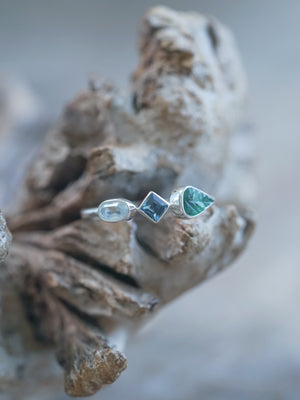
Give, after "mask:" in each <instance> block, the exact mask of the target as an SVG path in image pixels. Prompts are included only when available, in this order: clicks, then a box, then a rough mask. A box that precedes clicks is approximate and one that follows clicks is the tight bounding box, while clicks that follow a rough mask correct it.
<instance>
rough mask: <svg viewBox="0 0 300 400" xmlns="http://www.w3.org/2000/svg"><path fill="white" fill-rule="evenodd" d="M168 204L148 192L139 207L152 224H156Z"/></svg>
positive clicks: (156, 195)
mask: <svg viewBox="0 0 300 400" xmlns="http://www.w3.org/2000/svg"><path fill="white" fill-rule="evenodd" d="M168 208H169V203H168V202H167V201H166V200H164V199H163V198H162V197H160V196H159V195H158V194H156V193H154V192H150V193H149V194H148V195H147V197H146V198H145V200H144V201H143V202H142V204H141V205H140V207H139V210H140V211H142V212H143V213H144V214H146V215H147V216H148V217H149V218H151V219H152V221H154V222H158V221H159V220H160V219H161V217H162V216H163V215H164V214H165V213H166V212H167V209H168Z"/></svg>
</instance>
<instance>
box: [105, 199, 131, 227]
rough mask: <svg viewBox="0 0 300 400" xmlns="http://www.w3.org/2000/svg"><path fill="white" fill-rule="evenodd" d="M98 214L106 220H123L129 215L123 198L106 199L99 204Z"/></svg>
mask: <svg viewBox="0 0 300 400" xmlns="http://www.w3.org/2000/svg"><path fill="white" fill-rule="evenodd" d="M98 215H99V217H100V218H101V219H102V220H103V221H106V222H119V221H124V220H126V219H127V218H128V216H129V207H128V204H127V203H126V201H124V200H119V199H118V200H115V199H112V200H106V201H103V202H102V203H101V204H100V206H99V208H98Z"/></svg>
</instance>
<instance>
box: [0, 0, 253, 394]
mask: <svg viewBox="0 0 300 400" xmlns="http://www.w3.org/2000/svg"><path fill="white" fill-rule="evenodd" d="M139 55H140V57H139V63H138V66H137V68H136V70H135V71H134V73H133V76H132V84H131V92H130V93H128V94H127V95H121V94H120V93H119V92H118V90H117V89H116V88H114V87H112V86H111V85H107V84H104V85H98V84H97V83H96V82H91V83H90V87H89V89H88V90H87V91H84V92H82V93H80V94H79V95H78V96H77V97H76V98H75V99H74V100H73V101H72V102H71V103H70V104H68V105H67V106H66V108H65V110H64V112H63V115H62V117H61V119H60V121H59V122H58V123H57V124H56V126H55V127H54V128H53V129H52V130H51V131H50V132H48V134H47V137H46V140H45V142H44V144H43V146H42V148H41V150H40V152H39V154H38V156H37V157H36V158H35V159H34V160H33V162H32V164H31V167H30V168H29V170H28V173H27V178H26V182H25V184H24V186H23V188H22V192H21V194H20V199H21V201H19V206H18V212H17V213H16V214H14V215H13V216H11V217H10V218H9V227H10V229H11V231H12V232H13V234H14V244H13V246H12V249H11V254H10V257H8V259H7V261H6V263H5V266H6V268H5V271H6V274H7V277H8V278H9V282H10V284H11V286H12V287H13V288H14V290H15V293H17V295H18V296H20V297H21V298H22V302H23V305H24V306H25V311H26V315H27V318H28V319H29V320H30V321H31V324H32V327H33V332H34V334H35V336H36V338H37V339H38V340H39V341H40V342H42V343H44V346H45V345H49V344H51V345H53V346H55V348H56V354H57V359H58V361H59V363H60V364H61V365H62V367H63V369H64V373H65V391H66V393H68V394H69V395H71V396H87V395H91V394H94V393H95V392H97V391H98V390H99V389H100V388H101V387H102V386H103V385H104V384H108V383H112V382H113V381H115V380H116V379H117V378H118V376H119V375H120V374H121V372H122V371H123V370H124V369H125V368H126V366H127V360H126V357H125V355H124V354H123V352H122V350H123V349H122V343H123V341H124V340H123V339H124V337H126V336H127V335H128V334H130V333H131V332H132V331H133V330H134V329H136V328H137V327H138V326H140V325H141V324H142V323H143V322H145V321H146V320H147V318H148V317H149V316H151V315H153V313H154V312H155V311H156V310H158V309H159V308H160V307H162V306H163V305H164V304H166V303H168V302H170V301H171V300H173V299H174V298H176V297H177V296H179V295H180V294H181V293H183V292H185V291H186V290H188V289H190V288H191V287H193V286H195V285H197V284H199V283H200V282H202V281H204V280H206V279H208V278H209V277H211V276H212V275H214V274H215V273H217V272H218V271H220V270H222V269H223V268H225V267H227V266H229V265H230V264H231V263H232V261H233V260H234V259H235V258H236V257H237V256H238V255H239V254H240V253H241V251H242V250H243V249H244V248H245V246H246V244H247V242H248V239H249V237H250V235H251V233H252V230H253V227H254V220H253V215H252V212H251V211H250V205H251V204H252V200H253V192H254V190H253V178H252V171H251V163H252V154H251V151H250V150H249V140H250V139H251V132H250V131H249V129H247V127H246V126H245V125H244V124H243V107H244V102H245V98H246V92H247V89H246V79H245V75H244V71H243V68H242V66H241V63H240V59H239V56H238V53H237V50H236V47H235V43H234V40H233V38H232V35H231V33H230V32H229V31H228V29H227V28H225V27H224V26H223V25H222V24H220V23H219V22H218V21H216V20H215V19H211V18H206V17H204V16H201V15H198V14H194V13H179V12H175V11H172V10H170V9H167V8H164V7H157V8H154V9H152V10H150V11H148V12H147V13H146V14H145V16H144V18H143V20H142V22H141V29H140V38H139ZM188 184H189V185H195V186H197V187H200V188H203V190H205V191H207V192H209V193H211V194H213V195H214V196H215V197H216V199H217V202H216V205H215V206H213V207H212V208H211V209H209V210H207V212H205V213H204V214H203V216H201V217H199V218H197V219H194V220H180V219H175V218H166V219H165V220H164V221H162V222H160V223H159V224H158V225H154V224H151V222H148V221H147V220H146V219H143V218H138V217H137V218H136V219H135V220H134V221H130V222H122V223H116V224H108V223H105V222H101V221H93V220H82V219H80V210H81V209H82V208H86V207H90V206H91V207H94V206H96V205H98V204H99V202H101V201H102V200H105V199H107V198H110V197H124V198H128V199H130V200H132V201H135V200H141V199H142V198H143V196H145V195H146V194H147V192H148V191H149V190H155V191H157V192H158V193H160V194H161V195H168V194H169V193H170V191H171V190H172V189H173V188H174V187H176V186H181V185H184V186H185V185H188ZM4 319H5V318H4ZM4 325H5V321H4Z"/></svg>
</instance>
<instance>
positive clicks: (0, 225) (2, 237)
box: [0, 210, 11, 263]
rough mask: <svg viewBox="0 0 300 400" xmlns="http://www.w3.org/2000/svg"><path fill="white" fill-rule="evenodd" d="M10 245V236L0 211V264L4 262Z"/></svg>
mask: <svg viewBox="0 0 300 400" xmlns="http://www.w3.org/2000/svg"><path fill="white" fill-rule="evenodd" d="M10 243H11V234H10V232H9V230H8V227H7V224H6V221H5V219H4V216H3V214H2V212H1V210H0V263H1V262H3V261H4V260H5V258H6V257H7V254H8V249H9V247H10Z"/></svg>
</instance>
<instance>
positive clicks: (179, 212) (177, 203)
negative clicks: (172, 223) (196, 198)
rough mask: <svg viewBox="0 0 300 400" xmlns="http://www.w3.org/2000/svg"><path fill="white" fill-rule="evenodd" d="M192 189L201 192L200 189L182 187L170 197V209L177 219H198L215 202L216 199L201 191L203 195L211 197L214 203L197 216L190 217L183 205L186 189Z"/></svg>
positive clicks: (189, 186)
mask: <svg viewBox="0 0 300 400" xmlns="http://www.w3.org/2000/svg"><path fill="white" fill-rule="evenodd" d="M189 188H192V189H194V190H197V191H199V190H200V189H198V188H196V187H195V186H191V185H188V186H182V187H180V188H178V189H175V190H173V192H172V193H171V196H170V208H171V210H172V212H173V213H174V214H175V215H176V217H177V218H185V219H193V218H197V217H198V216H199V215H201V214H202V213H203V212H204V211H206V210H207V209H208V208H209V207H211V206H212V205H213V203H214V201H215V199H214V197H213V196H211V195H210V194H208V193H206V192H204V190H201V192H202V193H204V194H205V195H206V196H209V197H210V198H211V199H213V202H212V203H211V204H210V205H209V206H208V207H207V208H206V209H205V210H203V211H202V212H201V213H199V214H196V215H188V214H187V213H186V212H185V210H184V205H183V194H184V192H185V190H186V189H189Z"/></svg>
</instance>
